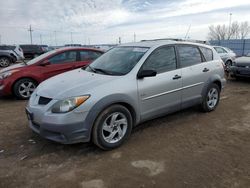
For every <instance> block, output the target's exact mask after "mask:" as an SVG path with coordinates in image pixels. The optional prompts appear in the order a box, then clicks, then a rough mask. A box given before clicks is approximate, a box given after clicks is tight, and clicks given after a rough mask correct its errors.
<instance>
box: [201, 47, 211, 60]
mask: <svg viewBox="0 0 250 188" xmlns="http://www.w3.org/2000/svg"><path fill="white" fill-rule="evenodd" d="M200 49H201V52H202V53H203V55H204V57H205V59H206V61H213V51H212V50H211V49H208V48H204V47H200Z"/></svg>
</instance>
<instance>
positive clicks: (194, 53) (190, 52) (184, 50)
mask: <svg viewBox="0 0 250 188" xmlns="http://www.w3.org/2000/svg"><path fill="white" fill-rule="evenodd" d="M178 51H179V57H180V64H181V67H188V66H191V65H196V64H199V63H201V62H202V58H201V54H200V51H199V49H198V48H197V47H195V46H188V45H183V46H178Z"/></svg>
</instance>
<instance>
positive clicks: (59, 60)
mask: <svg viewBox="0 0 250 188" xmlns="http://www.w3.org/2000/svg"><path fill="white" fill-rule="evenodd" d="M75 61H76V51H67V52H63V53H60V54H57V55H55V56H53V57H52V58H50V59H49V62H50V63H51V64H63V63H70V62H75Z"/></svg>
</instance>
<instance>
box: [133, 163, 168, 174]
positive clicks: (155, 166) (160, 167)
mask: <svg viewBox="0 0 250 188" xmlns="http://www.w3.org/2000/svg"><path fill="white" fill-rule="evenodd" d="M131 164H132V166H134V167H135V168H146V169H148V170H149V176H155V175H158V174H160V173H162V172H163V171H164V170H165V164H164V162H163V161H161V162H155V161H150V160H140V161H133V162H132V163H131Z"/></svg>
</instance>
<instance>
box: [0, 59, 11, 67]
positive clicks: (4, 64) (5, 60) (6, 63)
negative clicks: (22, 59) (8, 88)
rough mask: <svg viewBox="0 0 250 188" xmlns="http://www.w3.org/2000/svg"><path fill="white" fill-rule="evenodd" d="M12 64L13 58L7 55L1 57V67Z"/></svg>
mask: <svg viewBox="0 0 250 188" xmlns="http://www.w3.org/2000/svg"><path fill="white" fill-rule="evenodd" d="M10 64H11V60H10V59H9V58H7V57H0V67H8V66H9V65H10Z"/></svg>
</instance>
